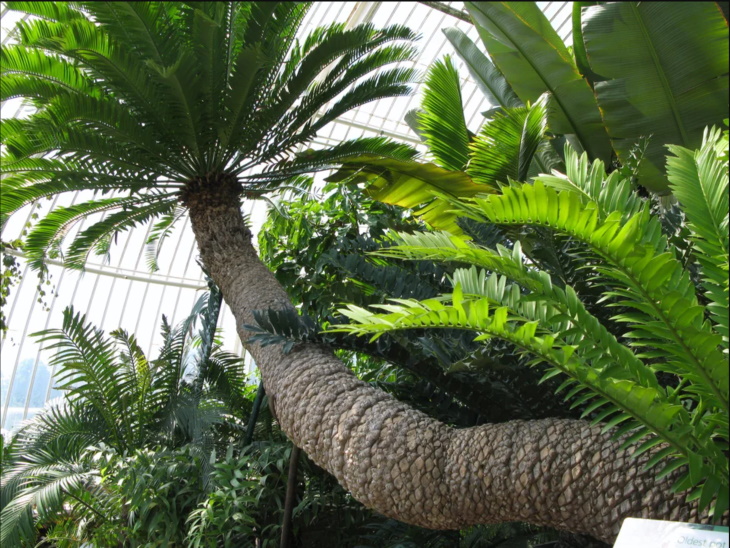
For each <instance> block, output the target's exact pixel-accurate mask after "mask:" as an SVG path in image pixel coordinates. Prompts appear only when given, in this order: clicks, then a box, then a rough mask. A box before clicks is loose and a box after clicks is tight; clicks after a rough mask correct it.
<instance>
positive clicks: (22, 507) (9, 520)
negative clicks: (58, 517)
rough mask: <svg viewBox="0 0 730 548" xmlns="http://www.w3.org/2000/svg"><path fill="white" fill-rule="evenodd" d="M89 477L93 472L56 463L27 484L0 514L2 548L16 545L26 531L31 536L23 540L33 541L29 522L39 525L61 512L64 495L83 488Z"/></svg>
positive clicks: (65, 497) (65, 496)
mask: <svg viewBox="0 0 730 548" xmlns="http://www.w3.org/2000/svg"><path fill="white" fill-rule="evenodd" d="M93 476H95V474H94V473H92V472H88V471H87V470H85V469H83V468H82V467H79V466H74V465H72V464H69V465H67V466H64V465H63V463H59V464H58V465H56V466H54V467H49V468H48V469H47V470H46V471H44V473H43V474H41V475H39V476H38V477H34V478H33V479H32V480H30V481H28V482H27V483H26V485H25V487H24V489H23V491H22V492H21V493H20V494H19V495H18V496H17V497H15V498H14V499H13V500H12V501H10V503H8V505H7V506H6V507H5V508H3V510H2V512H0V542H1V543H2V544H3V545H6V546H13V545H16V543H17V542H18V541H19V540H20V538H19V534H20V533H25V532H29V531H30V530H33V536H32V537H30V538H27V537H26V540H30V541H31V542H34V541H35V527H33V521H34V520H36V521H38V522H41V523H43V522H44V521H45V520H46V519H48V518H50V517H51V516H52V515H53V514H55V513H56V512H59V511H61V510H62V509H63V504H64V502H66V500H67V493H73V492H75V491H80V490H82V489H84V486H85V484H86V483H87V482H89V481H90V480H91V479H92V477H93ZM33 510H35V512H37V514H38V515H37V517H35V516H33ZM29 520H30V523H28V521H29ZM26 534H27V533H26Z"/></svg>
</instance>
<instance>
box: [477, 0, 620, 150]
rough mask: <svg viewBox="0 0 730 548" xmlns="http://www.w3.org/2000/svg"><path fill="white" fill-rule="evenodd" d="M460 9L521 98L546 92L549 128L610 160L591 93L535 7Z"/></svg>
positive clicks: (487, 4) (484, 4)
mask: <svg viewBox="0 0 730 548" xmlns="http://www.w3.org/2000/svg"><path fill="white" fill-rule="evenodd" d="M464 7H465V8H466V9H467V11H468V12H469V15H470V16H471V17H472V19H473V21H474V25H475V27H476V28H477V30H478V31H479V36H480V38H481V39H482V42H483V43H484V45H485V47H486V49H487V51H488V52H489V54H490V58H491V60H492V61H493V62H494V64H495V66H496V67H497V68H498V69H499V71H500V72H501V73H502V74H503V75H504V76H505V77H506V78H507V81H508V82H509V83H510V85H511V88H512V89H513V90H514V92H515V94H516V95H517V96H518V97H519V98H520V100H522V101H523V102H534V101H537V99H538V98H539V97H540V96H541V95H543V94H544V93H545V92H548V93H549V94H550V104H551V108H550V110H549V112H548V122H547V125H548V129H549V130H550V131H551V132H552V133H559V134H571V135H575V136H576V139H577V140H578V141H579V142H580V145H581V146H582V148H583V149H584V150H586V151H587V152H588V154H589V156H590V157H591V158H594V159H600V160H603V161H604V162H608V161H610V159H611V142H610V141H609V138H608V134H607V133H606V130H605V129H604V126H603V122H602V119H601V112H600V111H599V109H598V104H597V103H596V98H595V96H594V95H593V91H592V90H591V88H590V86H589V85H588V83H587V82H586V81H585V80H584V79H583V76H582V75H581V74H580V73H579V72H578V69H577V67H576V66H575V62H574V61H573V58H572V56H571V55H570V53H569V52H568V49H567V47H566V46H565V43H564V42H563V40H562V39H561V38H560V37H559V36H558V33H557V32H556V31H555V30H553V28H552V26H551V25H550V22H549V21H548V19H547V17H546V16H545V14H544V13H542V11H541V10H540V8H539V7H538V6H537V4H535V3H534V2H518V3H495V2H466V3H465V4H464ZM536 29H540V30H539V32H538V31H537V30H536ZM613 49H614V50H616V48H613Z"/></svg>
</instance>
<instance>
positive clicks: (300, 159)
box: [243, 137, 418, 185]
mask: <svg viewBox="0 0 730 548" xmlns="http://www.w3.org/2000/svg"><path fill="white" fill-rule="evenodd" d="M417 154H418V153H417V151H416V150H415V149H414V148H412V147H410V146H409V145H404V144H400V143H396V142H394V141H391V140H390V139H386V138H384V137H364V138H361V139H352V140H349V141H342V142H341V143H338V144H336V145H334V146H332V147H329V148H323V149H317V150H315V149H307V150H305V151H304V152H301V153H298V154H296V155H295V157H294V159H292V160H284V159H282V160H281V161H280V162H279V163H278V164H275V165H273V166H271V167H270V168H269V169H267V170H266V171H264V172H263V173H257V174H255V175H251V176H250V177H246V178H244V179H243V183H244V185H245V184H247V183H248V181H251V183H249V184H262V183H263V184H266V183H268V184H272V183H276V182H278V181H286V180H288V179H289V178H291V177H293V176H295V175H302V174H305V173H312V172H313V171H320V170H323V169H327V168H334V167H336V166H337V165H339V164H340V163H342V162H343V161H346V160H348V159H351V158H359V157H367V158H370V157H371V156H372V157H373V158H378V157H385V158H392V159H393V160H399V161H407V160H411V159H413V158H415V157H416V156H417ZM332 177H335V175H333V176H332ZM343 178H344V177H343ZM328 180H334V179H332V178H328ZM338 180H339V179H338Z"/></svg>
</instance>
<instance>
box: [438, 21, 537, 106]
mask: <svg viewBox="0 0 730 548" xmlns="http://www.w3.org/2000/svg"><path fill="white" fill-rule="evenodd" d="M443 33H444V34H445V35H446V38H447V39H448V40H449V42H451V45H452V46H454V49H455V50H456V53H458V54H459V57H461V60H462V61H464V63H465V64H466V67H467V68H468V69H469V74H471V76H472V78H474V81H475V82H476V83H477V86H479V89H480V90H481V91H482V93H483V94H484V96H485V97H486V98H487V100H488V101H489V102H490V103H491V104H492V105H494V106H495V107H502V108H512V107H521V106H524V103H523V102H522V101H520V98H519V97H517V94H516V93H515V92H514V91H513V90H512V86H510V85H509V82H507V80H506V79H505V77H504V75H502V73H501V72H499V70H498V69H497V67H495V66H494V65H493V64H492V62H491V61H490V60H489V59H488V58H487V56H486V55H484V54H483V53H482V52H481V51H480V50H479V48H478V47H477V46H476V44H475V43H474V42H472V41H471V39H470V38H469V37H468V36H467V35H466V34H464V33H463V32H462V31H461V30H459V29H457V28H453V27H452V28H448V29H443Z"/></svg>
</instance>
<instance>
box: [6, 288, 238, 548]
mask: <svg viewBox="0 0 730 548" xmlns="http://www.w3.org/2000/svg"><path fill="white" fill-rule="evenodd" d="M219 304H220V303H219V302H216V301H215V300H214V299H213V302H210V303H209V302H208V296H207V294H206V295H203V296H202V297H201V298H200V299H199V301H198V303H197V304H196V306H195V308H194V310H193V313H192V314H191V315H190V316H189V317H188V318H187V319H186V320H185V321H184V322H182V323H181V324H180V325H179V326H177V327H176V328H172V327H171V326H170V325H169V324H168V323H167V321H166V319H165V318H164V316H163V323H162V335H163V344H162V347H161V349H160V353H159V356H158V358H157V359H153V360H150V359H148V358H147V357H146V356H145V354H144V353H143V351H142V350H141V348H140V346H139V344H138V343H137V340H136V338H135V337H134V336H133V335H130V334H128V333H126V332H125V331H123V330H116V331H113V332H112V333H110V334H109V335H105V334H104V333H103V332H102V331H101V330H99V329H98V328H96V327H94V326H93V325H92V324H90V323H88V322H87V321H86V319H85V317H84V316H82V315H81V314H78V313H75V312H74V310H73V308H68V309H66V310H65V311H64V316H63V325H62V326H61V328H59V329H51V330H48V331H44V332H42V333H40V334H39V335H40V336H41V341H42V342H44V343H47V344H48V346H47V349H48V350H51V351H53V352H54V356H53V358H52V361H51V364H53V365H54V366H55V367H56V369H57V373H56V377H55V382H56V386H57V387H58V388H60V389H63V390H64V391H65V392H64V394H63V396H62V397H60V398H57V399H56V400H53V401H52V402H50V403H49V404H48V406H47V407H46V409H44V410H43V411H42V412H41V413H40V414H38V415H36V416H35V417H34V418H33V419H31V420H29V421H28V422H26V423H25V424H23V425H21V427H20V428H19V430H18V431H17V432H15V433H14V434H13V436H12V438H11V440H10V442H9V443H8V445H7V446H6V448H5V450H4V452H3V477H2V483H1V484H0V485H1V486H2V495H1V500H0V508H1V509H2V514H0V516H1V517H2V519H1V520H0V541H2V544H3V545H6V544H7V545H8V546H15V545H18V544H19V543H25V544H30V545H33V544H34V543H35V541H34V539H36V536H37V535H39V534H41V535H42V536H44V537H46V538H49V539H50V538H52V539H54V541H55V542H59V543H61V544H63V541H64V539H66V540H67V541H69V542H71V541H73V540H74V539H75V540H77V541H79V542H80V541H82V540H83V539H84V538H90V539H96V541H98V542H102V539H103V538H106V537H105V536H104V535H107V534H108V535H109V536H110V537H111V538H115V540H114V543H116V542H117V540H118V539H119V538H123V537H124V538H127V537H128V538H140V536H141V534H142V533H139V531H138V529H139V525H140V524H145V528H144V529H145V531H147V532H150V531H152V532H154V531H155V528H156V527H158V528H160V531H161V532H160V534H159V535H157V536H155V535H154V534H152V533H150V535H151V537H155V538H159V539H160V541H161V542H162V541H164V539H167V542H169V543H172V544H174V542H175V539H176V538H181V537H180V534H181V533H180V532H179V531H182V530H183V529H184V528H183V527H182V526H183V525H184V522H185V519H184V518H185V517H186V513H184V512H183V511H182V510H181V508H186V507H188V506H190V505H191V504H192V506H193V507H194V506H195V503H196V502H197V501H196V500H195V497H197V496H198V494H199V493H201V492H202V483H201V482H203V479H204V478H203V476H204V475H205V474H206V473H207V472H206V470H205V466H202V467H201V466H193V464H191V463H193V462H194V460H195V459H197V460H198V461H200V462H201V463H207V461H208V458H209V455H210V453H211V451H213V450H214V449H215V447H216V445H218V446H219V447H220V446H222V447H223V448H225V446H226V444H227V443H229V441H228V439H227V437H228V436H230V435H231V432H236V431H239V432H242V431H243V430H244V428H245V423H244V422H243V419H244V418H245V417H246V416H247V410H246V405H245V404H246V403H247V401H248V400H247V399H246V398H245V396H244V394H245V390H246V376H245V374H244V372H243V362H242V360H241V359H240V358H238V357H237V356H234V355H232V354H230V353H226V352H223V351H222V350H221V349H220V347H219V341H218V342H216V341H215V340H214V337H213V332H214V329H215V318H217V313H215V314H211V312H212V311H213V310H217V307H218V306H219ZM198 321H200V322H201V323H200V331H199V332H198V333H199V334H198V336H194V335H195V333H196V332H195V331H194V326H195V325H197V323H196V322H198ZM211 325H212V328H211V327H210V326H211ZM181 467H182V468H181ZM135 471H136V472H135ZM135 474H137V475H135ZM196 477H197V478H198V479H196ZM140 478H150V480H151V482H152V483H150V485H149V486H147V485H146V484H145V482H144V481H141V480H140ZM165 478H167V479H165ZM170 481H172V482H173V483H169V482H170ZM163 485H167V487H165V488H164V489H166V490H167V491H166V492H168V491H169V493H174V495H170V496H169V497H168V496H167V495H165V496H162V495H155V496H157V498H156V499H155V496H153V495H152V494H153V493H156V492H157V491H158V490H159V489H163V487H160V486H163ZM186 486H187V487H186ZM158 488H159V489H158ZM186 492H188V493H191V492H192V493H194V496H193V497H192V498H190V497H189V496H188V498H189V500H188V501H187V502H185V503H182V502H181V501H180V498H183V497H184V496H185V493H186ZM168 498H169V499H170V500H169V502H168ZM155 500H156V501H157V502H155V503H154V504H152V505H151V506H149V505H150V503H151V502H153V501H155ZM163 501H164V504H169V505H171V506H170V507H169V508H168V510H169V511H167V512H160V511H158V510H160V508H157V510H155V511H154V512H152V513H147V514H145V513H141V510H140V508H142V507H143V503H145V504H147V505H148V506H147V509H148V510H151V508H154V506H155V505H157V504H162V503H163ZM190 509H191V508H190ZM180 514H183V515H182V516H180ZM135 515H136V516H138V517H139V518H140V519H135ZM145 519H147V520H148V521H147V522H145V521H144V520H145ZM127 520H129V527H127V526H126V525H125V522H126V521H127ZM149 520H152V521H153V523H151V522H150V521H149ZM110 524H113V525H110ZM144 534H147V533H144ZM97 535H101V536H97ZM146 538H150V537H146ZM21 545H24V544H21ZM68 545H74V544H73V542H72V543H71V544H68ZM115 545H116V544H115Z"/></svg>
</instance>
